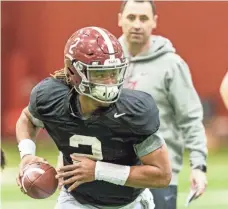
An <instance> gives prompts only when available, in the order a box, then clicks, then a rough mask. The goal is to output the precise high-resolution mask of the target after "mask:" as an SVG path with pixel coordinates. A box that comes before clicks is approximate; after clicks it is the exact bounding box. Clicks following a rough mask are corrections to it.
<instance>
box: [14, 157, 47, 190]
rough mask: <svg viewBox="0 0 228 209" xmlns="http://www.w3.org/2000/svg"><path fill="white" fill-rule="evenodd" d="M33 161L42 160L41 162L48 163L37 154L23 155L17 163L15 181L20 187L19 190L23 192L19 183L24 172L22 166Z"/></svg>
mask: <svg viewBox="0 0 228 209" xmlns="http://www.w3.org/2000/svg"><path fill="white" fill-rule="evenodd" d="M35 162H43V163H48V162H47V160H45V159H44V158H42V157H38V156H34V155H25V156H24V157H23V158H22V159H21V162H20V165H19V174H18V176H17V177H16V181H17V185H18V186H19V187H20V189H21V191H22V192H23V193H25V191H24V189H23V187H22V184H21V178H22V176H23V173H24V168H25V167H26V165H28V164H30V163H35Z"/></svg>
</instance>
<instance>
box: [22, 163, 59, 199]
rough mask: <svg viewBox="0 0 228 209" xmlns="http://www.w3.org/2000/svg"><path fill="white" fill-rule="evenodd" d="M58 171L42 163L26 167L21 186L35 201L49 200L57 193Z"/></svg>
mask: <svg viewBox="0 0 228 209" xmlns="http://www.w3.org/2000/svg"><path fill="white" fill-rule="evenodd" d="M56 174H57V173H56V170H55V168H53V167H52V166H51V165H49V164H46V163H41V162H36V163H31V164H28V165H26V166H25V168H24V173H23V176H22V178H21V184H22V187H23V189H24V191H25V192H26V194H27V195H28V196H30V197H32V198H34V199H44V198H48V197H49V196H51V195H52V194H54V193H55V191H56V189H57V186H58V180H57V179H56V178H55V175H56Z"/></svg>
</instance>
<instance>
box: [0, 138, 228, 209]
mask: <svg viewBox="0 0 228 209" xmlns="http://www.w3.org/2000/svg"><path fill="white" fill-rule="evenodd" d="M2 147H3V149H4V150H5V152H6V155H7V161H8V162H7V168H6V169H5V170H4V171H3V172H2V173H1V174H2V175H1V183H2V186H1V195H2V197H1V208H2V209H52V208H54V205H55V201H56V198H57V195H58V192H56V194H55V195H53V196H52V197H50V198H48V199H45V200H33V199H31V198H29V197H28V196H26V195H24V194H23V193H21V192H20V190H19V189H18V187H17V185H16V181H15V176H16V174H17V165H18V163H19V154H18V151H17V147H16V144H15V143H14V144H9V143H8V144H6V143H3V144H2ZM53 147H54V148H53ZM57 153H58V152H57V150H56V149H55V145H53V144H52V143H50V141H49V140H48V142H47V143H43V142H42V143H41V142H39V143H38V148H37V155H39V156H42V157H45V158H46V159H47V160H48V161H49V163H51V164H52V165H54V166H55V164H56V156H57ZM227 161H228V149H224V150H222V151H219V152H209V159H208V181H209V185H208V188H207V191H206V193H205V194H204V195H203V196H202V197H201V198H199V199H198V200H196V201H195V202H193V203H192V204H191V205H190V206H189V208H190V209H228V162H227ZM188 191H189V168H188V160H187V157H185V163H184V167H183V170H182V172H181V175H180V186H179V197H178V209H184V208H185V207H184V203H185V199H186V197H187V194H188Z"/></svg>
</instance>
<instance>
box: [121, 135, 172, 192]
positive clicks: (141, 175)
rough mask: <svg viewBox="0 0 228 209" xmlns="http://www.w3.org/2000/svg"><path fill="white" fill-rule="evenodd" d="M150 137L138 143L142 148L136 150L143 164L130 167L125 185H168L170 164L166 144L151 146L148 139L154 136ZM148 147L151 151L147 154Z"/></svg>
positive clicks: (152, 186) (144, 186)
mask: <svg viewBox="0 0 228 209" xmlns="http://www.w3.org/2000/svg"><path fill="white" fill-rule="evenodd" d="M156 137H157V136H156ZM150 138H151V139H147V140H148V141H147V142H143V143H142V145H140V146H142V147H140V148H139V149H142V150H138V154H139V155H142V156H141V157H140V160H141V162H142V163H143V165H138V166H131V167H130V173H129V176H128V178H127V181H126V183H125V186H130V187H135V188H137V187H138V188H160V187H161V188H162V187H167V186H168V185H169V183H170V181H171V165H170V161H169V158H168V150H167V147H166V144H165V143H163V144H159V145H158V144H157V145H158V146H157V147H153V146H152V145H150V144H151V143H149V141H151V140H153V139H154V138H155V136H151V137H150ZM159 140H160V139H159ZM155 143H156V142H155ZM159 143H160V142H159ZM143 144H144V145H143ZM149 149H151V150H153V151H151V152H150V153H149V154H147V152H148V151H149ZM144 154H146V155H144Z"/></svg>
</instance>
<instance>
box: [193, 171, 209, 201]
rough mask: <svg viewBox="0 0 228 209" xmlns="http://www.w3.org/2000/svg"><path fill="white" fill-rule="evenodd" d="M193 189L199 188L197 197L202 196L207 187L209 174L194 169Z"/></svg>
mask: <svg viewBox="0 0 228 209" xmlns="http://www.w3.org/2000/svg"><path fill="white" fill-rule="evenodd" d="M190 181H191V189H197V194H196V198H197V197H199V196H201V195H202V194H203V193H204V192H205V190H206V187H207V176H206V174H205V173H204V172H203V171H201V170H199V169H193V170H192V173H191V177H190Z"/></svg>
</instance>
